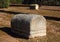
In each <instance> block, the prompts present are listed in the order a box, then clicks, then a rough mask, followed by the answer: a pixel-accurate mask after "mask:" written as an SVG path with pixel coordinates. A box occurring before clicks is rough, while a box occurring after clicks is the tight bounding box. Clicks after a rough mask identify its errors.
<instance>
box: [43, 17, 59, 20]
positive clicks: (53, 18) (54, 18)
mask: <svg viewBox="0 0 60 42" xmlns="http://www.w3.org/2000/svg"><path fill="white" fill-rule="evenodd" d="M44 17H45V18H46V19H48V20H55V21H60V18H58V17H51V16H44Z"/></svg>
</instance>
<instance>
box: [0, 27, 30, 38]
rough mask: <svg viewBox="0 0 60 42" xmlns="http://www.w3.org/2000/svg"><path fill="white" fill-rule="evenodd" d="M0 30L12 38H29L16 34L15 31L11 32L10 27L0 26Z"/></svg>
mask: <svg viewBox="0 0 60 42" xmlns="http://www.w3.org/2000/svg"><path fill="white" fill-rule="evenodd" d="M0 30H1V31H3V32H5V33H7V34H8V35H10V36H11V37H14V38H21V39H29V38H28V37H24V36H22V35H17V34H16V33H13V32H12V31H11V28H10V27H2V28H0Z"/></svg>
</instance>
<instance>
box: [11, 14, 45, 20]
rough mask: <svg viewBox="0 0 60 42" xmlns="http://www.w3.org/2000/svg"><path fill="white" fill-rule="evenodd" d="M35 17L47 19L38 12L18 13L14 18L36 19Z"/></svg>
mask: <svg viewBox="0 0 60 42" xmlns="http://www.w3.org/2000/svg"><path fill="white" fill-rule="evenodd" d="M34 18H35V19H36V18H37V19H38V18H39V19H40V20H42V19H44V20H45V18H44V17H43V16H42V15H37V14H17V15H15V16H14V17H13V18H12V19H18V20H26V21H31V19H34Z"/></svg>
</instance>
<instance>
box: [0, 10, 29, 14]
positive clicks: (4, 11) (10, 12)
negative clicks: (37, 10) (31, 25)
mask: <svg viewBox="0 0 60 42" xmlns="http://www.w3.org/2000/svg"><path fill="white" fill-rule="evenodd" d="M0 12H3V13H9V14H28V13H22V12H13V11H6V10H0Z"/></svg>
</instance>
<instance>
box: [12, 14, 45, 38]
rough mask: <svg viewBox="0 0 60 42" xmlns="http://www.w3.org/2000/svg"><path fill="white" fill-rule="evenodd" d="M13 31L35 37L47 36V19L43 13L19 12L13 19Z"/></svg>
mask: <svg viewBox="0 0 60 42" xmlns="http://www.w3.org/2000/svg"><path fill="white" fill-rule="evenodd" d="M11 26H12V31H13V32H14V33H16V34H18V35H23V36H25V37H29V38H34V37H39V36H46V19H45V18H44V17H43V16H42V15H35V14H34V15H33V14H18V15H15V16H14V17H13V18H12V20H11Z"/></svg>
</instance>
